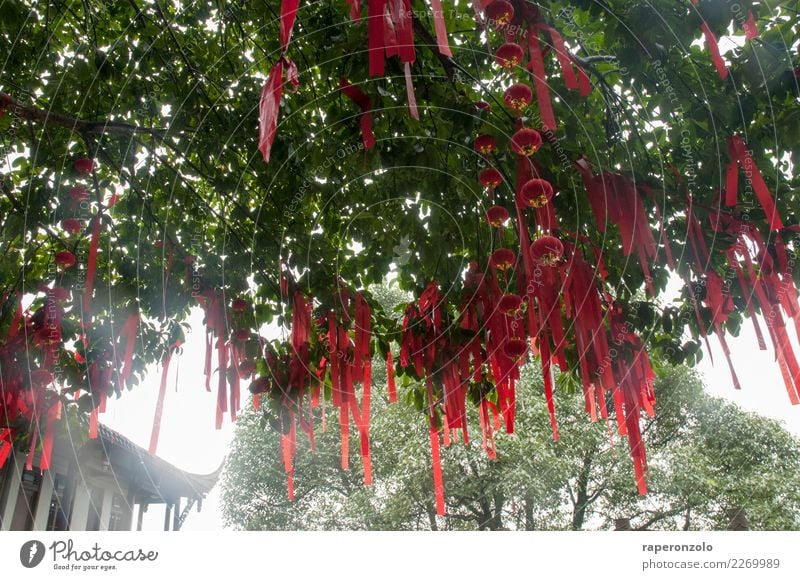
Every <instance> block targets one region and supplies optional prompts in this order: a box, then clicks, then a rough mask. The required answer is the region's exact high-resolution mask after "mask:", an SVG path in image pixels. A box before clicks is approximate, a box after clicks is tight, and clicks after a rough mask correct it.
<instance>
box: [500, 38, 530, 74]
mask: <svg viewBox="0 0 800 580" xmlns="http://www.w3.org/2000/svg"><path fill="white" fill-rule="evenodd" d="M524 54H525V53H524V52H523V50H522V47H521V46H520V45H519V44H516V43H514V42H507V43H505V44H503V45H502V46H500V48H498V49H497V52H496V53H495V55H494V59H495V62H496V63H497V64H499V65H500V66H501V67H503V68H506V69H509V70H510V69H512V68H514V67H515V66H517V65H518V64H519V63H521V62H522V57H523V56H524Z"/></svg>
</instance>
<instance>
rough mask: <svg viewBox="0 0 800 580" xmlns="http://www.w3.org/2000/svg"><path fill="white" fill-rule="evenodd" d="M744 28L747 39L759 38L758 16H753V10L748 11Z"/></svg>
mask: <svg viewBox="0 0 800 580" xmlns="http://www.w3.org/2000/svg"><path fill="white" fill-rule="evenodd" d="M742 29H743V30H744V37H745V39H746V40H753V39H754V38H758V25H757V24H756V18H755V16H753V11H752V10H748V11H747V20H746V21H745V23H744V24H743V25H742Z"/></svg>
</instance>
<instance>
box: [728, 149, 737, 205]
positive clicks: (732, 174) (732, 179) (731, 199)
mask: <svg viewBox="0 0 800 580" xmlns="http://www.w3.org/2000/svg"><path fill="white" fill-rule="evenodd" d="M728 156H729V157H730V160H729V161H728V165H727V166H726V167H725V205H727V206H728V207H733V206H736V204H737V203H738V202H739V166H738V165H737V160H738V157H737V155H736V150H735V149H734V146H733V138H731V139H728Z"/></svg>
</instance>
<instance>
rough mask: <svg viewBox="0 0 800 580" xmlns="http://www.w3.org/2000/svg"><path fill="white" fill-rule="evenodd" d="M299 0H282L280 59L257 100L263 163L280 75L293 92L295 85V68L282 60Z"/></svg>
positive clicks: (268, 149) (272, 128) (272, 134)
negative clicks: (284, 76)
mask: <svg viewBox="0 0 800 580" xmlns="http://www.w3.org/2000/svg"><path fill="white" fill-rule="evenodd" d="M299 5H300V0H282V1H281V18H280V22H281V25H280V28H281V30H280V40H281V57H280V58H279V59H278V61H277V62H276V63H275V64H274V65H273V67H272V69H271V70H270V72H269V77H267V80H266V82H265V83H264V86H263V87H262V88H261V99H260V101H259V105H258V150H259V151H261V155H262V156H263V157H264V162H265V163H269V157H270V153H271V151H272V144H273V142H274V141H275V134H276V130H277V124H278V113H279V110H280V104H281V94H282V90H283V75H284V72H285V73H286V81H287V83H289V84H290V85H291V86H292V87H293V89H296V88H297V86H298V84H299V82H300V81H299V79H298V75H297V66H296V65H295V64H294V63H293V62H292V61H291V60H289V59H288V58H287V57H286V50H287V49H288V48H289V41H290V40H291V38H292V29H293V28H294V21H295V17H296V16H297V8H298V6H299Z"/></svg>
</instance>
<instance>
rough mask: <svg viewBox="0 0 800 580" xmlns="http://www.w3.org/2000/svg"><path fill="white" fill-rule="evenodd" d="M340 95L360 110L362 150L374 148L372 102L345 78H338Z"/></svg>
mask: <svg viewBox="0 0 800 580" xmlns="http://www.w3.org/2000/svg"><path fill="white" fill-rule="evenodd" d="M339 86H340V87H341V89H342V93H344V95H345V96H346V97H347V98H348V99H350V100H351V101H353V102H354V103H355V104H356V105H358V107H359V108H360V109H361V140H362V141H363V143H364V148H366V149H370V148H371V147H374V146H375V134H374V133H373V131H372V113H371V111H372V101H371V100H370V98H369V97H368V96H367V95H365V94H364V93H363V92H362V91H361V90H360V89H359V88H358V87H356V86H355V85H352V84H350V83H349V82H348V81H347V79H346V78H344V77H339Z"/></svg>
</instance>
